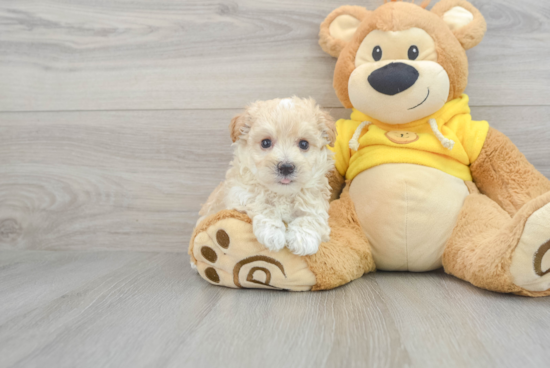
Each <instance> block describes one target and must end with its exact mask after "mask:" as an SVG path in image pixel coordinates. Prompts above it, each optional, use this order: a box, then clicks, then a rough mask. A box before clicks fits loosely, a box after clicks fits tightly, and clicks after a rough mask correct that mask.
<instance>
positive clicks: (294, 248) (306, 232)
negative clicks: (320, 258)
mask: <svg viewBox="0 0 550 368" xmlns="http://www.w3.org/2000/svg"><path fill="white" fill-rule="evenodd" d="M286 242H287V246H288V249H290V251H291V252H292V253H294V254H297V255H299V256H307V255H310V254H315V253H317V251H318V250H319V244H321V237H320V236H319V234H318V233H317V232H316V231H314V230H312V229H308V228H307V227H303V226H297V225H292V224H291V225H290V226H289V227H288V230H287V232H286Z"/></svg>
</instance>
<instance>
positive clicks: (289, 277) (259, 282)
mask: <svg viewBox="0 0 550 368" xmlns="http://www.w3.org/2000/svg"><path fill="white" fill-rule="evenodd" d="M216 217H217V218H214V219H206V220H205V222H206V224H205V223H203V224H202V227H201V225H199V228H197V230H196V232H195V234H194V237H193V239H192V240H191V249H192V260H193V258H194V261H195V262H196V263H195V264H196V267H197V271H198V272H199V274H200V275H201V277H202V278H204V279H205V280H206V281H208V282H210V283H211V284H214V285H222V286H226V287H231V288H263V289H283V290H293V291H305V290H311V288H312V286H314V285H315V283H316V278H315V275H314V274H313V272H311V271H310V270H309V268H308V265H307V263H306V261H305V260H304V259H303V258H302V257H300V256H297V255H295V254H293V253H291V252H290V251H289V250H288V249H286V248H284V249H282V250H281V251H278V252H271V251H269V250H268V249H267V248H266V247H264V246H263V245H262V244H260V243H259V242H258V241H257V240H256V237H255V236H254V233H253V231H252V224H251V223H250V222H249V219H248V217H246V216H244V215H243V214H241V213H239V212H236V211H222V212H221V213H219V214H217V215H216ZM192 263H193V262H192Z"/></svg>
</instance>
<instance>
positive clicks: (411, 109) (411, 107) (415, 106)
mask: <svg viewBox="0 0 550 368" xmlns="http://www.w3.org/2000/svg"><path fill="white" fill-rule="evenodd" d="M429 96H430V88H429V87H428V94H427V95H426V98H425V99H424V101H422V102H421V103H419V104H418V105H416V106H414V107H411V108H410V109H409V110H413V109H416V108H417V107H418V106H420V105H422V104H423V103H424V102H426V100H427V99H428V97H429Z"/></svg>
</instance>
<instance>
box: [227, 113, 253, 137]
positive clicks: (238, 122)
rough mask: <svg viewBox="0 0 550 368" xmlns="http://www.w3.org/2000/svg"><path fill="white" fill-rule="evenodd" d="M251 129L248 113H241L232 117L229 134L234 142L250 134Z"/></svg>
mask: <svg viewBox="0 0 550 368" xmlns="http://www.w3.org/2000/svg"><path fill="white" fill-rule="evenodd" d="M249 131H250V124H249V123H248V116H247V114H246V113H242V114H239V115H237V116H235V117H234V118H233V119H231V123H229V134H230V135H231V140H232V141H233V143H235V142H236V141H238V140H239V139H240V138H241V137H243V136H244V135H246V134H248V132H249Z"/></svg>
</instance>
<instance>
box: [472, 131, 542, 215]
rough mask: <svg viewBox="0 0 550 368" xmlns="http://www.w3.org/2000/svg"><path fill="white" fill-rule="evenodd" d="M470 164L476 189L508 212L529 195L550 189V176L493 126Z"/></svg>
mask: <svg viewBox="0 0 550 368" xmlns="http://www.w3.org/2000/svg"><path fill="white" fill-rule="evenodd" d="M470 168H471V171H472V177H473V179H474V182H475V184H476V185H477V187H478V188H479V190H480V191H481V192H482V193H483V194H485V195H487V196H488V197H489V198H491V199H492V200H494V201H495V202H497V203H498V204H499V205H500V206H501V207H502V208H504V209H505V210H506V211H507V212H508V213H509V214H510V215H511V216H513V215H514V214H515V213H516V212H517V211H518V210H519V209H520V208H521V207H522V206H523V205H524V204H525V203H527V202H529V201H530V200H531V199H533V198H536V197H538V196H539V195H541V194H544V193H546V192H550V180H548V179H547V178H546V177H545V176H544V175H542V174H541V173H540V172H539V171H537V169H535V167H534V166H533V165H531V164H530V163H529V161H527V159H526V158H525V156H524V155H523V154H522V153H521V152H520V151H519V150H518V148H517V147H516V146H515V145H514V144H513V143H512V141H510V139H509V138H508V137H506V136H505V135H504V134H502V133H501V132H499V131H498V130H496V129H493V128H490V129H489V132H488V134H487V139H486V140H485V144H484V145H483V148H482V150H481V153H480V155H479V157H478V158H477V160H476V161H475V162H474V163H473V164H472V165H471V167H470Z"/></svg>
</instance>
